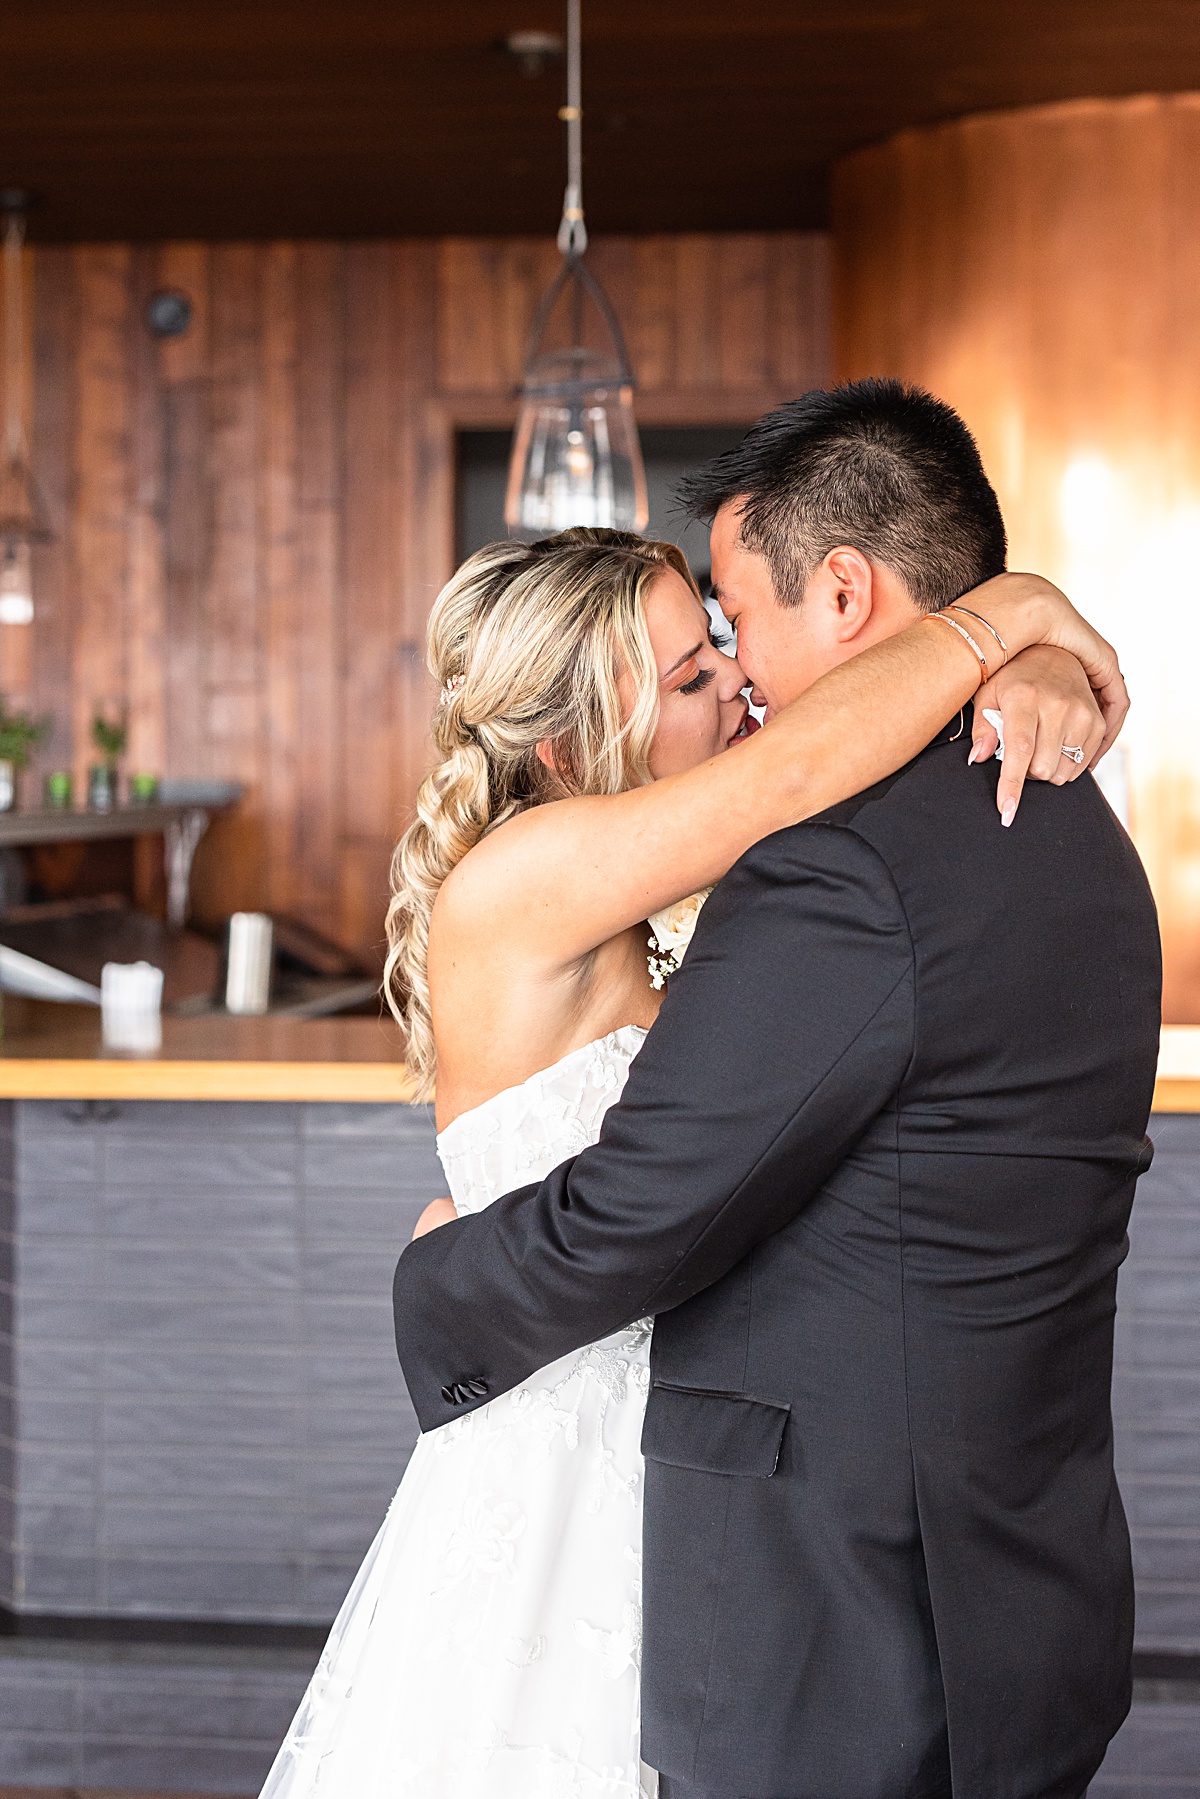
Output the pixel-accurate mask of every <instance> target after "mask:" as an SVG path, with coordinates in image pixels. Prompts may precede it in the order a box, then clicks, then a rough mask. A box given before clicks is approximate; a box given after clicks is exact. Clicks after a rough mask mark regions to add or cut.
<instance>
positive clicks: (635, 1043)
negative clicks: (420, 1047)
mask: <svg viewBox="0 0 1200 1799" xmlns="http://www.w3.org/2000/svg"><path fill="white" fill-rule="evenodd" d="M645 1041H646V1033H645V1031H644V1030H642V1029H641V1027H640V1026H639V1025H636V1024H629V1025H624V1026H622V1028H621V1029H620V1030H618V1031H610V1032H609V1034H608V1036H607V1037H600V1038H598V1039H597V1041H596V1042H595V1043H588V1044H586V1045H585V1046H584V1048H583V1049H577V1050H573V1051H572V1053H571V1054H570V1055H569V1056H564V1057H563V1058H562V1060H561V1062H555V1063H554V1064H553V1066H552V1067H550V1068H543V1069H541V1070H539V1072H538V1073H537V1074H535V1075H531V1076H530V1078H529V1079H528V1080H527V1081H523V1082H522V1083H521V1085H520V1086H519V1087H508V1088H506V1089H505V1091H504V1092H503V1093H497V1094H496V1095H495V1097H494V1098H493V1099H489V1100H486V1101H485V1102H484V1104H483V1105H481V1106H476V1107H474V1108H473V1110H471V1111H470V1112H463V1113H462V1114H461V1115H460V1116H459V1117H458V1118H456V1119H455V1120H454V1122H453V1124H449V1125H447V1127H446V1129H445V1130H444V1131H443V1132H442V1134H441V1136H440V1137H439V1138H438V1144H437V1146H438V1154H439V1156H440V1157H441V1159H442V1167H443V1168H444V1169H445V1170H446V1178H447V1180H448V1181H449V1183H450V1192H451V1194H452V1196H453V1199H454V1203H455V1205H456V1206H457V1208H458V1211H459V1213H460V1215H461V1214H463V1213H465V1212H482V1211H483V1208H484V1207H485V1206H488V1205H490V1204H491V1203H492V1201H493V1200H494V1199H499V1198H500V1195H501V1194H502V1193H511V1192H512V1191H513V1189H514V1188H516V1187H526V1186H528V1185H529V1183H530V1182H531V1181H540V1180H542V1179H543V1178H544V1177H545V1176H546V1175H548V1174H549V1173H550V1170H551V1169H552V1168H557V1167H558V1165H559V1163H560V1162H565V1161H566V1160H567V1158H568V1156H577V1155H578V1154H579V1152H580V1150H583V1149H587V1147H588V1145H589V1144H592V1143H594V1142H595V1141H596V1139H597V1137H598V1136H599V1135H600V1125H601V1122H602V1121H603V1118H604V1114H605V1112H607V1110H608V1108H609V1106H611V1105H612V1104H613V1102H614V1100H616V1099H618V1098H619V1097H620V1094H621V1089H622V1088H623V1087H624V1085H625V1079H626V1076H627V1075H628V1073H629V1064H630V1063H631V1062H632V1061H633V1058H634V1057H635V1056H636V1055H637V1053H638V1051H639V1049H641V1047H642V1044H643V1043H644V1042H645Z"/></svg>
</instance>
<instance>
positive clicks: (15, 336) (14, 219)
mask: <svg viewBox="0 0 1200 1799" xmlns="http://www.w3.org/2000/svg"><path fill="white" fill-rule="evenodd" d="M24 242H25V218H24V215H23V214H22V213H20V212H17V211H8V212H6V213H5V215H4V446H5V449H6V451H7V453H8V459H9V461H10V462H17V461H19V460H21V457H22V452H23V451H24V448H25V392H24V373H25V341H24V340H25V319H24V308H23V305H22V301H23V298H24V295H23V293H22V280H21V248H22V245H23V244H24Z"/></svg>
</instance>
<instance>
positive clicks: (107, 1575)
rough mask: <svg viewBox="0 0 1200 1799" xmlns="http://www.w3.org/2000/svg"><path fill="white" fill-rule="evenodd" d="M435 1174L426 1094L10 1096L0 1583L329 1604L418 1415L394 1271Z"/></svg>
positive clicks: (81, 1606) (77, 1596) (95, 1598)
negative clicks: (94, 1100) (400, 1101)
mask: <svg viewBox="0 0 1200 1799" xmlns="http://www.w3.org/2000/svg"><path fill="white" fill-rule="evenodd" d="M6 1165H11V1167H12V1170H13V1175H14V1178H13V1179H12V1180H11V1181H10V1182H6V1181H5V1179H4V1176H5V1174H6V1171H7V1167H6ZM444 1191H445V1178H444V1176H443V1175H442V1173H441V1170H440V1167H439V1165H438V1163H437V1159H436V1154H435V1151H434V1131H433V1125H432V1121H431V1118H430V1115H429V1112H428V1109H427V1108H424V1107H408V1106H374V1105H345V1104H342V1105H318V1104H310V1105H303V1104H299V1105H274V1104H265V1105H258V1104H251V1103H246V1104H222V1103H207V1104H204V1103H196V1104H188V1103H177V1102H154V1101H147V1102H136V1103H120V1104H115V1105H109V1104H99V1105H85V1104H82V1103H80V1104H64V1103H59V1102H54V1101H17V1102H7V1103H5V1104H4V1105H3V1106H0V1245H4V1246H7V1255H6V1254H5V1249H4V1248H3V1247H0V1258H2V1259H0V1290H2V1288H3V1277H4V1274H5V1272H6V1261H7V1259H8V1257H11V1259H12V1261H13V1263H14V1270H13V1272H14V1286H15V1290H16V1302H15V1311H14V1316H13V1320H12V1328H11V1331H7V1332H5V1333H3V1335H2V1336H0V1496H3V1497H4V1498H5V1499H8V1500H10V1501H11V1503H9V1504H8V1505H7V1506H6V1507H5V1511H4V1513H3V1514H0V1517H7V1520H8V1523H7V1526H6V1529H5V1533H4V1540H3V1542H0V1572H2V1571H4V1570H7V1574H6V1584H5V1585H4V1587H3V1589H0V1603H3V1604H4V1605H7V1606H8V1607H10V1608H11V1609H13V1610H15V1611H18V1612H24V1613H42V1612H49V1613H66V1614H71V1613H78V1614H94V1613H103V1614H107V1615H112V1616H116V1617H122V1616H125V1617H128V1616H151V1617H153V1616H170V1617H194V1618H205V1619H229V1620H237V1619H253V1620H261V1621H276V1622H280V1623H290V1622H322V1621H325V1620H327V1619H328V1618H329V1616H330V1615H331V1614H332V1612H333V1610H334V1609H336V1605H337V1602H338V1599H339V1598H340V1596H341V1593H342V1592H343V1591H344V1590H345V1587H346V1586H347V1585H348V1584H349V1581H350V1579H351V1576H352V1575H353V1573H354V1570H355V1568H356V1567H357V1565H358V1562H359V1560H360V1559H361V1556H362V1554H363V1552H364V1550H365V1549H366V1547H367V1545H368V1544H369V1542H370V1540H371V1538H372V1536H373V1535H374V1533H375V1530H376V1529H377V1528H378V1524H379V1521H380V1519H381V1517H382V1515H383V1512H384V1510H385V1509H386V1506H387V1503H388V1500H389V1499H390V1497H391V1494H392V1492H393V1490H394V1488H395V1485H396V1482H397V1480H398V1479H399V1477H400V1474H401V1473H402V1472H403V1468H404V1464H405V1461H406V1459H407V1455H408V1452H409V1450H410V1448H411V1446H412V1443H413V1442H414V1441H415V1438H416V1422H415V1419H414V1418H413V1415H412V1411H411V1408H410V1406H409V1404H408V1399H407V1396H406V1394H405V1391H404V1384H403V1380H402V1378H401V1376H400V1371H399V1368H398V1366H397V1363H396V1357H395V1349H394V1346H393V1341H392V1329H391V1310H390V1293H391V1277H392V1270H393V1268H394V1265H395V1260H396V1257H397V1255H398V1253H399V1251H400V1249H401V1247H402V1246H403V1244H404V1243H405V1242H406V1241H407V1239H408V1236H409V1234H410V1232H411V1230H412V1226H413V1223H414V1221H415V1219H416V1217H417V1215H418V1213H419V1212H420V1210H421V1208H422V1207H423V1206H424V1205H425V1204H426V1203H427V1202H428V1201H429V1200H430V1199H431V1198H433V1197H434V1196H435V1195H436V1194H438V1193H441V1192H444ZM6 1426H7V1427H8V1428H5V1427H6ZM10 1558H11V1560H10Z"/></svg>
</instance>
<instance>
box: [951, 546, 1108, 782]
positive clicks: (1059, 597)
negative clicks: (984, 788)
mask: <svg viewBox="0 0 1200 1799" xmlns="http://www.w3.org/2000/svg"><path fill="white" fill-rule="evenodd" d="M964 604H968V605H969V606H970V607H971V608H972V610H973V611H975V612H978V613H980V614H982V615H983V617H984V618H987V619H989V620H990V622H991V623H992V624H993V625H995V626H996V628H997V630H998V631H999V632H1000V634H1001V636H1002V637H1004V638H1005V641H1006V642H1007V643H1008V644H1009V647H1010V649H1011V650H1012V652H1013V654H1014V655H1015V654H1016V652H1017V651H1018V650H1024V649H1028V648H1030V647H1031V646H1033V645H1034V644H1046V645H1048V646H1052V647H1053V648H1055V649H1060V650H1067V651H1068V652H1069V653H1070V654H1071V655H1072V656H1074V657H1075V659H1076V661H1078V662H1079V663H1081V664H1082V666H1083V672H1084V674H1085V675H1086V676H1087V678H1088V681H1089V683H1090V685H1091V688H1092V691H1093V693H1094V694H1095V696H1096V702H1097V704H1098V705H1099V707H1100V711H1101V713H1102V714H1103V717H1104V735H1103V737H1102V738H1101V741H1100V743H1099V744H1098V745H1097V747H1096V749H1095V751H1094V752H1093V754H1092V755H1091V757H1090V758H1089V759H1087V760H1086V761H1085V762H1084V763H1083V764H1082V765H1081V766H1084V767H1093V766H1094V765H1095V764H1096V763H1097V762H1099V760H1100V758H1101V756H1103V755H1104V754H1105V752H1106V751H1107V750H1110V749H1111V748H1112V746H1113V744H1114V743H1115V742H1116V740H1117V736H1118V734H1119V732H1120V729H1121V726H1122V725H1123V724H1124V722H1125V715H1126V713H1127V712H1128V711H1129V694H1128V692H1127V690H1126V687H1125V680H1124V677H1123V675H1122V674H1121V670H1120V667H1119V665H1118V662H1117V652H1116V651H1115V650H1114V649H1113V647H1112V645H1111V643H1109V642H1108V641H1107V640H1106V639H1105V638H1103V637H1101V635H1100V633H1099V631H1096V630H1094V629H1093V628H1092V626H1091V625H1089V624H1088V622H1087V620H1086V618H1083V617H1082V616H1081V615H1080V614H1079V613H1078V612H1077V611H1076V610H1075V608H1074V606H1072V604H1071V602H1070V600H1069V599H1068V598H1067V596H1066V594H1065V593H1063V592H1061V591H1060V589H1059V588H1057V587H1055V585H1054V583H1053V582H1052V581H1047V580H1045V579H1044V578H1043V577H1042V576H1041V575H1025V574H1009V575H996V576H995V577H994V578H993V579H992V580H990V581H985V582H984V583H983V585H982V586H981V587H976V588H975V589H973V591H972V592H971V593H969V594H967V595H966V596H965V599H964ZM1005 624H1007V625H1008V627H1009V629H1008V632H1006V631H1005ZM979 709H980V710H982V707H980V708H979ZM1006 741H1007V739H1006ZM1063 741H1064V742H1065V743H1074V742H1075V741H1076V739H1075V738H1072V737H1067V738H1064V740H1063Z"/></svg>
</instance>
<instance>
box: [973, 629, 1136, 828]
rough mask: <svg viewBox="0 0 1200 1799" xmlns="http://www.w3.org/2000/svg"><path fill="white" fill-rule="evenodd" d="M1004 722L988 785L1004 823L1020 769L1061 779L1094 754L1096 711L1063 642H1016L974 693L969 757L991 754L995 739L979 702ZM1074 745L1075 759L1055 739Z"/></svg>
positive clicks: (1098, 735)
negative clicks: (1015, 650) (994, 782)
mask: <svg viewBox="0 0 1200 1799" xmlns="http://www.w3.org/2000/svg"><path fill="white" fill-rule="evenodd" d="M985 708H987V709H989V710H991V711H994V712H998V713H999V714H1000V716H1001V718H1002V720H1003V722H1004V765H1003V767H1002V769H1001V771H1000V780H999V784H998V786H997V789H996V804H997V806H998V807H999V809H1000V816H1001V819H1002V820H1003V822H1004V823H1005V824H1011V823H1012V819H1013V815H1014V814H1015V812H1016V809H1017V806H1018V804H1019V802H1020V798H1021V790H1022V788H1023V787H1024V784H1025V780H1026V778H1027V777H1031V778H1032V779H1033V780H1035V781H1050V782H1051V783H1052V784H1053V785H1054V786H1056V787H1062V786H1064V785H1065V783H1066V782H1068V781H1074V780H1076V779H1077V778H1078V777H1079V776H1080V775H1081V774H1083V773H1084V772H1085V770H1087V769H1088V768H1090V767H1091V766H1092V763H1093V762H1094V761H1097V760H1098V759H1099V756H1100V754H1101V746H1102V745H1103V744H1104V738H1105V725H1104V718H1103V716H1102V714H1101V711H1100V708H1099V706H1098V705H1097V703H1096V699H1095V697H1094V695H1093V693H1092V690H1091V688H1090V686H1089V685H1088V678H1087V676H1086V675H1085V674H1084V672H1083V669H1082V667H1081V666H1080V664H1079V662H1078V661H1077V660H1076V658H1075V657H1074V656H1072V655H1071V654H1070V653H1069V652H1068V651H1066V650H1058V649H1052V648H1050V647H1049V646H1047V645H1039V646H1036V647H1035V648H1033V649H1029V650H1024V651H1022V653H1021V654H1020V655H1019V656H1017V657H1016V658H1015V659H1014V660H1013V661H1011V662H1009V663H1008V664H1007V666H1006V667H1004V668H1003V669H1001V670H1000V672H999V673H998V674H996V675H993V676H992V679H991V680H990V681H988V682H987V683H986V684H985V685H984V686H983V687H981V688H980V689H979V692H978V693H977V694H976V695H975V723H974V726H973V728H972V731H971V741H972V746H973V747H972V750H971V761H972V762H985V761H986V760H987V759H988V757H989V756H994V755H995V753H996V750H997V748H998V746H999V742H1000V739H999V737H998V735H997V733H996V730H995V727H994V726H992V725H990V724H989V723H988V721H987V719H986V718H984V716H983V714H984V709H985ZM1064 744H1069V745H1070V746H1071V747H1072V748H1073V749H1081V750H1082V751H1083V755H1082V757H1081V759H1080V760H1079V761H1078V762H1076V761H1075V760H1074V758H1073V757H1070V756H1065V755H1064V754H1063V745H1064Z"/></svg>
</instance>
